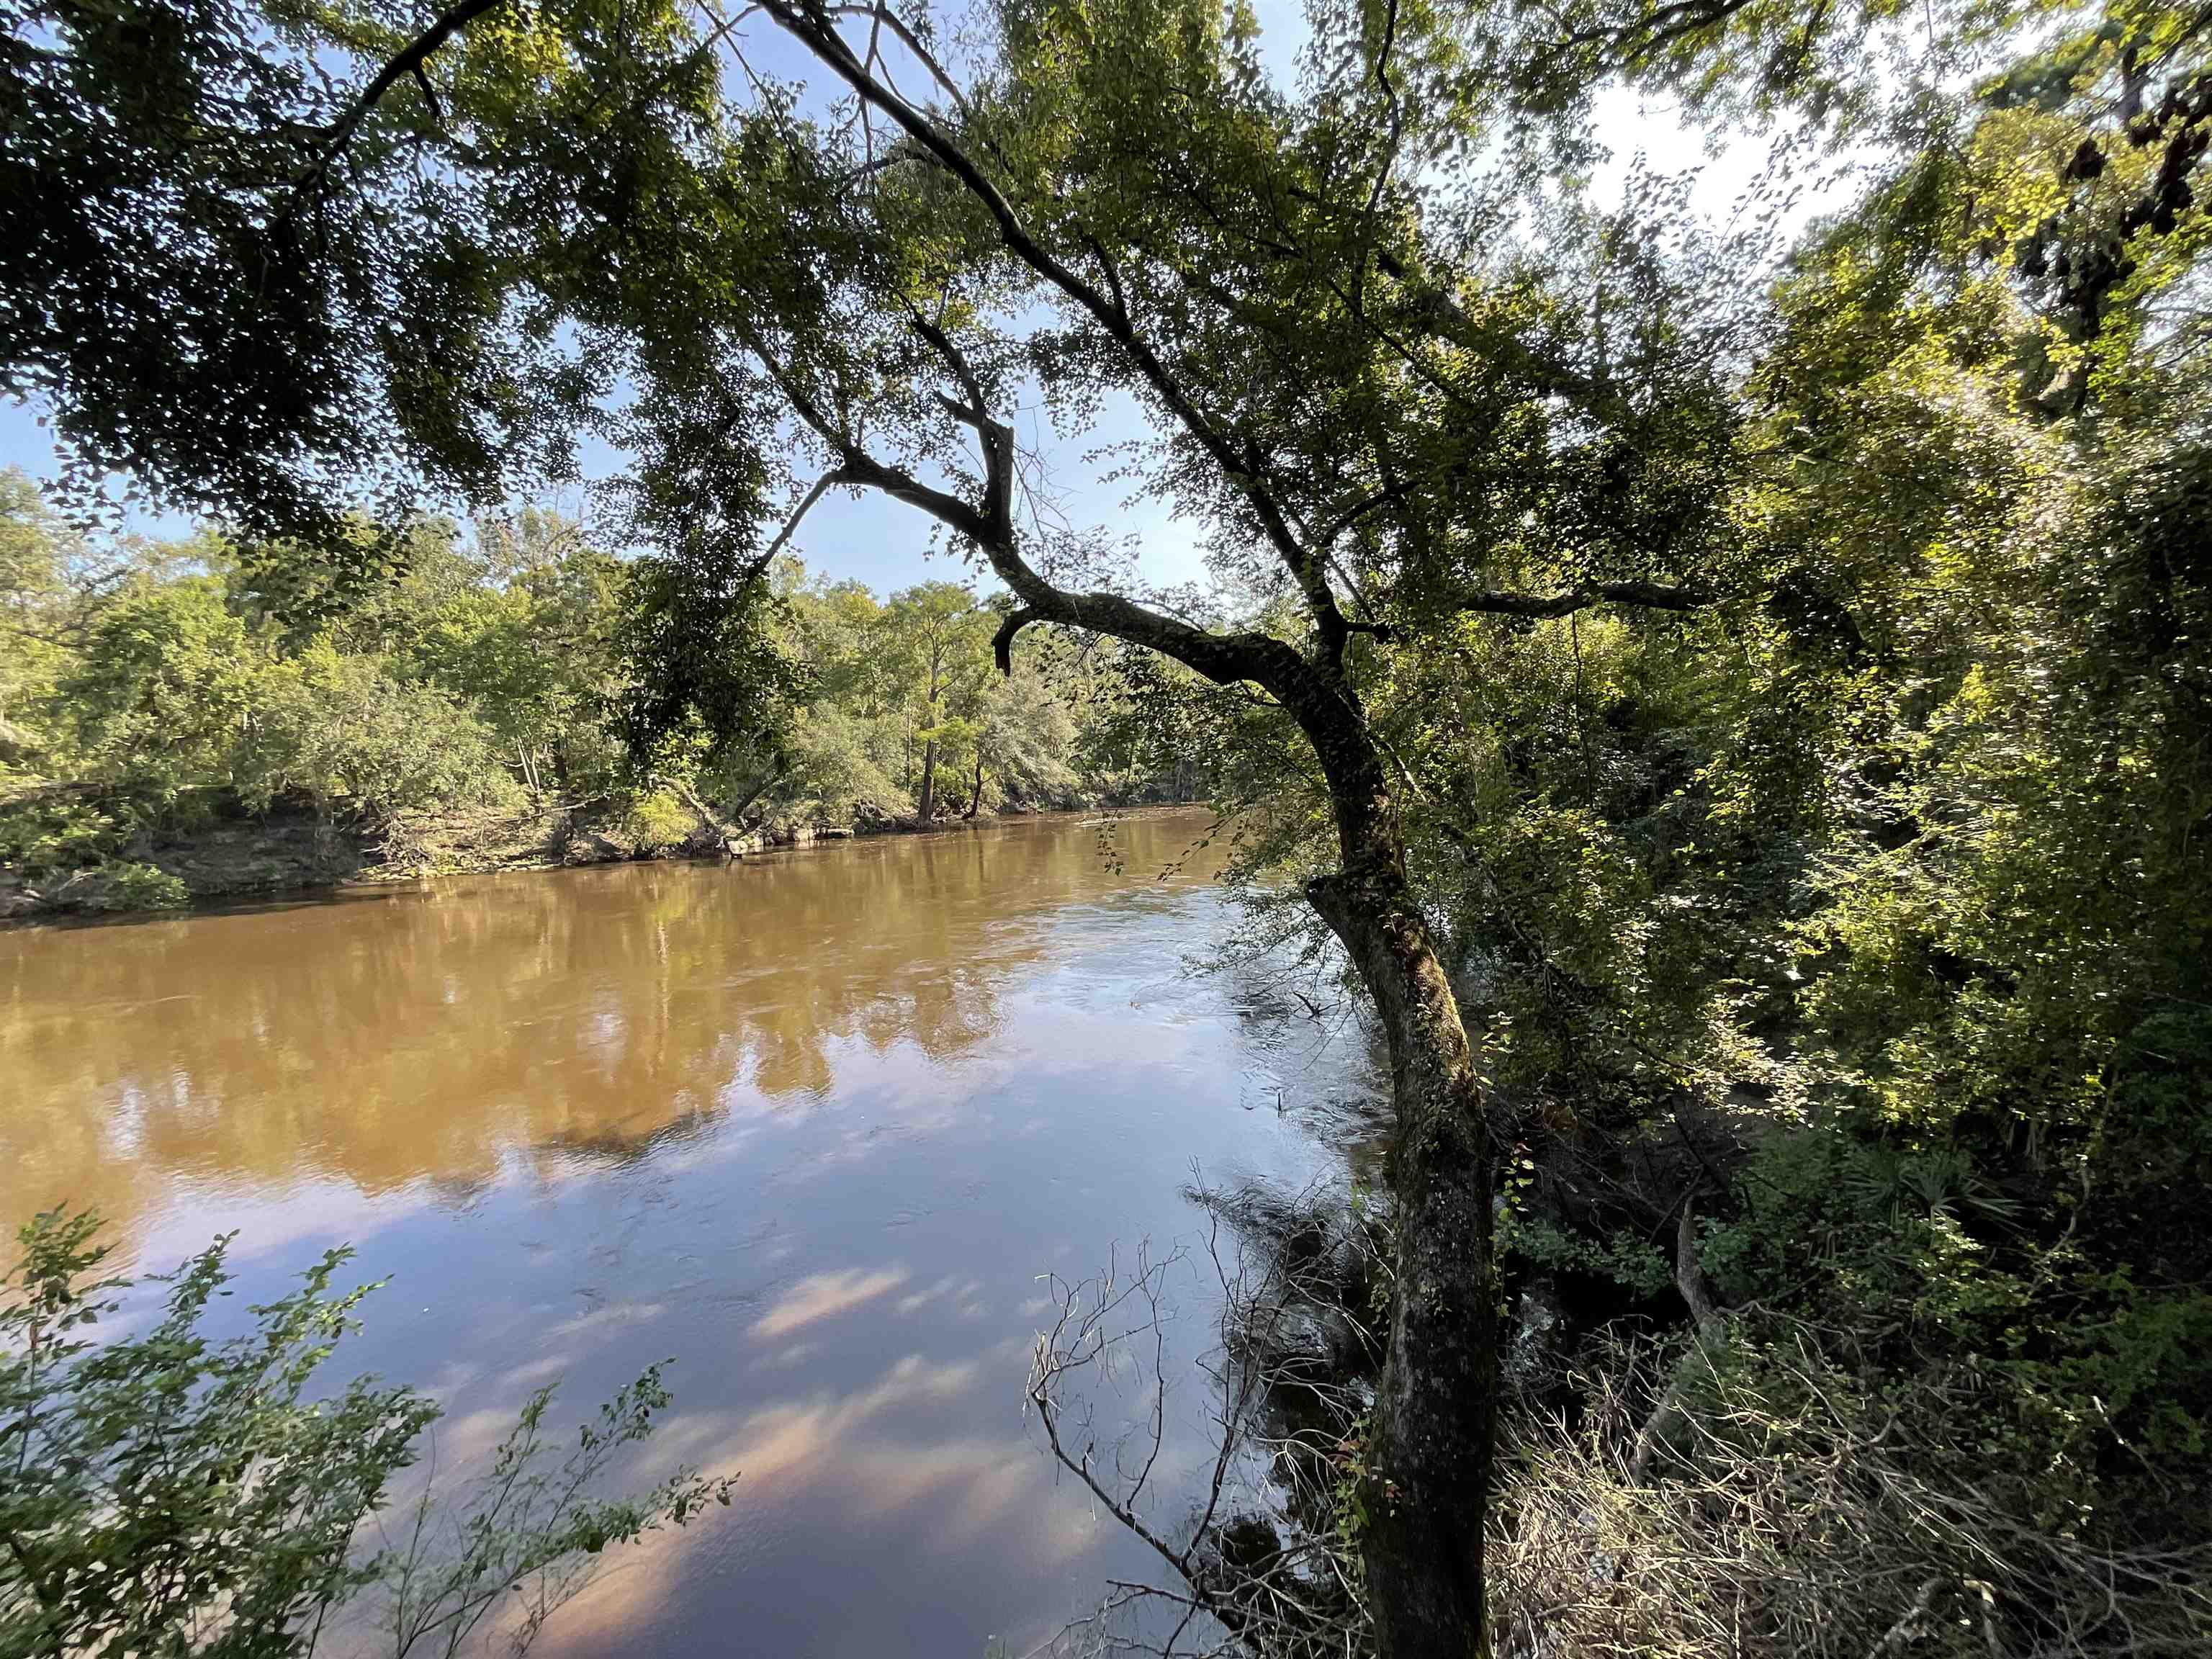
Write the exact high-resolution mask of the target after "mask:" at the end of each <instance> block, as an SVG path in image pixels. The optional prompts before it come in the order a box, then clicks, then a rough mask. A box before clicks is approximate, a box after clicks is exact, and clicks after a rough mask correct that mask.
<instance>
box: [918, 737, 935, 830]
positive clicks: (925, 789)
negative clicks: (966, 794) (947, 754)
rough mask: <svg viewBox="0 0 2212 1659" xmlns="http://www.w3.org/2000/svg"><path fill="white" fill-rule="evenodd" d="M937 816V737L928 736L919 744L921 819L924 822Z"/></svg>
mask: <svg viewBox="0 0 2212 1659" xmlns="http://www.w3.org/2000/svg"><path fill="white" fill-rule="evenodd" d="M936 816H937V739H936V738H930V739H929V740H928V741H927V743H925V744H922V746H921V821H922V823H924V824H927V823H929V821H930V820H931V819H932V818H933V817H936Z"/></svg>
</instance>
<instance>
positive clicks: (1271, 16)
mask: <svg viewBox="0 0 2212 1659" xmlns="http://www.w3.org/2000/svg"><path fill="white" fill-rule="evenodd" d="M1258 10H1259V14H1260V17H1261V24H1262V27H1263V30H1264V33H1263V37H1262V38H1263V41H1264V42H1265V43H1266V56H1267V60H1268V62H1269V66H1270V68H1271V69H1272V70H1273V71H1274V72H1275V73H1276V74H1277V75H1278V76H1281V77H1283V78H1285V79H1287V78H1288V77H1289V76H1290V75H1291V71H1292V68H1293V64H1294V59H1295V56H1296V53H1297V47H1298V46H1299V44H1300V43H1301V42H1302V41H1303V40H1304V21H1303V14H1302V12H1301V10H1300V9H1299V6H1298V4H1297V3H1296V0H1263V3H1261V5H1260V6H1259V7H1258ZM769 33H773V31H772V29H770V28H769V27H768V26H766V25H765V24H763V25H762V27H761V28H760V30H758V31H757V32H756V35H755V39H754V40H753V42H752V49H755V50H757V59H756V61H761V62H763V65H764V66H766V67H773V68H774V69H776V70H788V72H791V73H794V74H796V73H798V72H799V70H800V67H801V66H800V64H799V60H798V59H797V58H795V57H793V56H791V54H792V53H793V52H794V51H795V49H794V48H793V47H791V46H789V44H788V43H787V42H783V41H781V40H775V41H771V40H766V39H761V38H759V36H760V35H762V34H769ZM1601 119H1602V126H1601V130H1602V131H1606V132H1607V137H1608V141H1609V142H1610V143H1612V145H1613V149H1614V151H1615V160H1614V161H1613V164H1612V165H1611V166H1610V167H1608V168H1607V169H1605V170H1604V171H1603V172H1601V174H1600V176H1599V179H1598V180H1597V187H1598V193H1599V196H1600V198H1601V199H1603V197H1604V196H1605V195H1606V193H1607V192H1608V191H1613V190H1617V189H1618V187H1619V180H1620V177H1621V176H1622V175H1623V174H1625V173H1626V168H1627V165H1628V162H1629V161H1630V159H1631V158H1632V156H1633V155H1636V154H1637V153H1638V152H1642V153H1644V154H1646V155H1648V156H1649V157H1650V162H1651V164H1652V165H1653V166H1655V167H1658V168H1659V169H1660V170H1662V171H1667V172H1674V171H1681V170H1686V169H1688V168H1690V167H1699V166H1702V167H1704V168H1705V172H1704V173H1703V175H1702V177H1701V179H1700V182H1699V187H1698V191H1697V193H1696V199H1697V201H1698V203H1699V207H1700V210H1702V211H1703V212H1704V213H1705V214H1706V215H1707V216H1709V217H1716V218H1719V217H1725V216H1727V214H1728V212H1729V210H1730V208H1731V206H1732V204H1733V203H1734V202H1735V200H1736V198H1737V197H1739V196H1740V195H1741V192H1742V191H1743V190H1744V189H1745V188H1746V187H1747V186H1748V185H1750V184H1752V183H1753V181H1754V180H1755V179H1756V178H1757V177H1758V175H1759V173H1760V172H1761V171H1762V169H1763V166H1764V161H1765V151H1764V149H1763V148H1762V147H1761V146H1759V145H1756V144H1746V145H1741V146H1739V147H1738V149H1737V150H1736V151H1735V153H1733V154H1731V155H1726V156H1723V157H1719V158H1709V157H1707V156H1705V155H1704V154H1703V153H1702V150H1701V149H1700V147H1699V143H1698V141H1697V138H1696V137H1695V135H1693V134H1692V133H1690V132H1688V131H1686V130H1685V129H1684V128H1683V127H1682V126H1681V125H1680V124H1679V123H1678V122H1677V121H1675V120H1674V118H1672V117H1671V115H1669V114H1668V112H1664V111H1659V110H1652V109H1650V108H1648V107H1645V106H1642V105H1640V104H1639V103H1638V100H1635V99H1634V98H1632V97H1630V96H1628V95H1626V94H1621V95H1616V96H1614V97H1613V98H1611V99H1609V100H1607V104H1606V106H1605V107H1604V109H1603V111H1602V113H1601ZM37 413H38V411H37V410H36V409H35V408H33V407H31V406H27V405H23V404H0V467H9V466H15V467H21V469H22V470H23V471H25V472H27V473H28V474H30V475H31V476H32V477H35V478H41V479H51V478H52V477H55V476H57V474H58V471H59V463H58V459H57V457H56V455H55V453H54V447H53V445H52V441H51V439H50V438H49V436H48V435H47V433H46V431H45V430H44V429H43V428H41V427H40V426H39V424H38V423H37ZM1012 414H1013V418H1014V421H1015V425H1016V429H1017V432H1018V435H1019V436H1020V438H1021V440H1022V441H1023V442H1024V446H1025V447H1030V448H1031V449H1032V450H1034V451H1036V453H1040V454H1042V457H1043V458H1044V459H1045V462H1046V464H1047V466H1048V469H1049V471H1050V475H1051V477H1052V478H1053V481H1054V484H1055V485H1056V486H1057V488H1058V489H1059V490H1060V495H1061V498H1062V506H1063V508H1064V510H1065V511H1066V515H1067V517H1068V519H1069V520H1071V521H1072V522H1073V523H1074V524H1076V525H1078V526H1105V527H1107V528H1108V529H1109V530H1110V531H1111V532H1113V533H1114V534H1115V535H1116V536H1117V537H1121V538H1126V539H1127V540H1128V541H1129V542H1130V543H1131V544H1133V546H1134V547H1135V549H1136V550H1137V554H1138V568H1139V574H1140V575H1141V577H1142V578H1143V579H1144V580H1146V581H1148V582H1150V583H1152V584H1155V585H1159V586H1169V585H1180V584H1183V583H1188V582H1196V581H1200V580H1204V578H1205V574H1206V573H1205V568H1204V565H1203V562H1202V560H1201V558H1200V555H1199V553H1198V550H1197V549H1196V546H1195V544H1194V537H1193V532H1192V529H1191V527H1190V526H1187V525H1184V524H1182V523H1179V522H1177V521H1176V520H1175V518H1174V517H1173V516H1172V514H1171V513H1170V511H1169V509H1168V507H1166V506H1165V505H1164V503H1161V502H1158V501H1150V500H1147V501H1137V502H1135V503H1131V502H1130V501H1128V499H1127V498H1128V495H1129V486H1128V484H1127V482H1126V481H1124V482H1115V483H1109V482H1105V481H1103V480H1101V479H1100V478H1099V477H1097V467H1096V466H1094V465H1092V464H1091V459H1090V457H1091V453H1092V452H1094V451H1097V450H1098V449H1099V448H1101V447H1103V446H1108V445H1112V444H1115V443H1119V442H1122V441H1127V440H1129V439H1132V438H1136V437H1140V436H1142V435H1144V434H1145V432H1146V421H1145V416H1144V415H1143V413H1142V411H1141V410H1139V407H1138V406H1137V405H1136V404H1134V403H1133V401H1132V400H1129V399H1127V398H1121V399H1116V400H1114V401H1112V402H1111V403H1109V404H1108V405H1107V407H1106V408H1105V409H1104V410H1103V411H1102V414H1101V416H1100V418H1099V420H1098V421H1097V422H1094V423H1093V424H1092V425H1091V427H1089V428H1085V430H1084V431H1082V432H1080V433H1066V434H1062V433H1056V432H1054V429H1053V428H1052V426H1051V424H1050V423H1049V422H1048V420H1047V418H1046V416H1045V415H1044V413H1043V411H1042V410H1041V409H1036V408H1024V409H1018V410H1014V411H1012ZM621 460H622V458H621V457H620V455H619V454H617V453H615V452H613V451H611V450H609V449H606V448H605V447H599V448H598V449H597V450H596V451H595V452H587V453H586V456H585V459H584V468H585V471H586V474H587V476H591V477H601V476H605V475H606V474H607V473H609V472H610V471H613V470H615V469H617V468H618V467H619V466H620V465H621ZM1105 465H1111V462H1110V461H1109V462H1107V463H1105ZM533 499H534V500H537V501H539V502H540V503H541V504H544V505H547V506H550V507H556V508H558V509H560V510H562V511H564V512H568V513H574V514H581V513H583V512H584V511H585V509H586V507H587V505H588V502H587V501H586V497H585V495H584V492H583V491H582V490H580V489H577V488H575V487H574V486H570V487H568V488H567V489H554V490H548V491H544V492H542V493H541V494H539V495H536V496H534V497H533ZM131 527H132V528H134V529H138V530H142V531H144V532H148V533H151V534H155V535H170V534H181V533H182V532H184V531H185V530H186V529H188V528H189V524H188V522H187V521H186V520H183V519H180V518H179V517H177V516H175V515H173V514H159V515H148V514H137V515H135V516H134V518H133V520H131ZM930 528H931V526H930V524H929V522H928V520H926V519H924V518H923V517H922V516H921V514H920V513H916V512H915V510H914V509H912V508H909V507H902V506H900V505H899V504H898V503H896V502H894V501H889V500H887V499H885V498H884V497H883V496H881V495H874V494H872V493H871V494H866V495H861V496H860V497H857V498H856V497H854V495H852V494H851V493H849V492H846V491H838V492H836V493H835V494H833V495H829V496H828V497H825V498H824V499H823V501H821V502H820V503H818V504H817V506H816V507H814V509H813V510H812V511H811V513H809V514H808V516H807V519H806V521H805V524H804V525H803V526H801V528H800V531H799V534H798V535H797V536H796V537H795V538H793V546H794V548H795V550H797V551H798V553H799V556H801V557H802V558H804V559H805V562H806V563H807V565H808V566H809V567H810V568H812V569H814V570H817V571H820V572H823V573H824V574H828V575H829V576H831V577H833V578H839V579H842V578H848V577H852V578H857V579H859V580H862V581H865V582H866V583H868V584H869V585H870V586H872V587H875V588H877V589H878V591H889V590H890V589H893V588H896V587H901V586H906V585H908V584H909V583H912V582H915V581H918V580H925V579H927V578H931V577H943V576H951V575H957V574H959V566H958V565H957V562H955V561H954V560H952V559H951V557H950V556H944V555H940V556H939V557H937V558H935V559H929V560H926V559H925V557H924V555H925V552H926V551H927V549H928V547H929V545H930V540H931V537H930Z"/></svg>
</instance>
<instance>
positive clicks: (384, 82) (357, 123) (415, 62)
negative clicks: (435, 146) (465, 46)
mask: <svg viewBox="0 0 2212 1659" xmlns="http://www.w3.org/2000/svg"><path fill="white" fill-rule="evenodd" d="M505 3H507V0H459V4H457V5H454V6H453V7H451V8H449V9H447V10H446V11H444V12H441V14H439V16H438V19H437V21H435V22H434V23H432V24H431V25H430V27H428V28H427V29H424V30H423V31H422V33H420V34H418V35H416V37H415V38H414V39H413V40H410V41H409V42H408V43H407V45H406V46H405V47H404V49H403V50H401V51H400V52H399V53H398V55H397V56H396V57H394V58H392V59H391V61H390V62H388V63H386V64H385V66H384V67H383V68H382V69H380V70H378V71H377V73H376V76H375V78H374V80H372V81H370V82H369V83H368V85H367V86H365V87H363V88H362V89H361V92H360V94H359V95H357V96H356V98H355V99H354V100H353V102H351V103H350V104H348V105H347V106H345V108H344V109H343V110H342V111H341V112H339V114H338V118H337V120H335V121H333V122H331V125H330V126H329V128H328V129H327V130H326V131H325V136H324V139H323V147H322V149H320V150H319V151H318V152H316V155H315V159H314V160H313V161H312V162H310V163H309V164H308V166H307V170H306V171H305V172H303V173H301V174H300V176H299V177H298V178H297V179H294V180H293V181H292V193H291V196H290V198H289V200H288V201H287V202H286V203H285V205H284V213H283V216H284V217H285V218H288V219H289V217H290V216H292V212H293V210H294V209H295V208H296V207H297V206H298V205H299V204H300V199H301V197H304V196H305V195H306V194H307V191H309V190H311V189H312V188H313V187H314V186H315V185H317V184H319V183H320V182H321V180H322V178H323V175H324V174H325V173H328V172H329V171H330V168H331V162H333V161H337V158H338V156H339V155H341V154H342V153H343V151H344V149H345V147H346V146H347V145H348V144H349V143H352V142H353V137H354V134H355V133H356V132H357V131H360V129H361V124H362V122H363V121H365V120H367V119H368V117H369V114H370V112H372V111H373V110H374V109H375V108H376V106H377V105H378V104H380V103H381V102H382V101H383V100H384V94H386V93H387V92H390V91H391V90H392V88H394V87H396V86H398V84H399V83H400V82H402V81H404V80H407V79H409V78H410V77H412V78H414V79H417V80H420V81H421V82H422V92H423V96H424V97H426V98H430V100H431V106H432V107H433V108H435V107H436V102H437V100H435V97H432V96H431V94H430V85H429V79H428V76H425V75H424V74H423V72H422V66H423V64H426V63H428V61H429V59H430V57H431V54H432V53H434V52H436V51H437V50H438V48H439V47H441V46H444V45H445V44H446V42H447V41H448V40H452V39H453V37H454V36H455V35H456V34H459V33H460V32H461V31H462V30H463V29H465V28H466V27H468V26H469V25H470V24H471V23H473V22H474V21H476V20H477V18H479V17H482V16H483V15H484V14H485V13H486V12H489V11H495V10H496V9H498V8H499V7H501V6H502V5H504V4H505Z"/></svg>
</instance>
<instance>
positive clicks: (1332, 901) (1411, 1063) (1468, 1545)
mask: <svg viewBox="0 0 2212 1659" xmlns="http://www.w3.org/2000/svg"><path fill="white" fill-rule="evenodd" d="M1339 707H1340V708H1341V707H1342V704H1341V702H1340V704H1339ZM1301 724H1302V725H1304V726H1306V728H1307V732H1308V735H1309V736H1310V737H1312V738H1313V739H1314V744H1315V748H1316V750H1317V751H1318V752H1319V753H1320V756H1321V758H1322V765H1323V768H1324V769H1325V771H1326V774H1327V776H1328V781H1329V793H1330V800H1331V805H1332V806H1333V808H1334V815H1335V818H1336V824H1337V836H1338V842H1339V848H1340V854H1341V866H1340V868H1339V869H1338V871H1337V872H1335V873H1334V874H1333V875H1328V876H1324V877H1322V878H1318V879H1317V880H1315V881H1313V882H1310V883H1309V884H1308V885H1307V888H1306V894H1307V897H1308V898H1309V899H1310V901H1311V902H1312V904H1313V906H1314V908H1315V909H1316V910H1317V911H1318V912H1319V913H1320V914H1321V915H1322V919H1323V920H1324V921H1327V922H1328V925H1329V927H1330V928H1331V929H1332V930H1333V931H1334V933H1335V934H1336V936H1337V937H1338V939H1340V940H1342V941H1343V943H1344V946H1345V949H1346V951H1347V952H1348V953H1349V954H1350V957H1351V959H1352V965H1353V967H1354V968H1355V969H1357V971H1358V975H1359V977H1360V979H1361V981H1362V982H1363V983H1364V985H1365V986H1366V988H1367V991H1368V994H1369V995H1370V996H1371V997H1372V998H1373V999H1374V1002H1375V1008H1376V1014H1377V1015H1378V1017H1379V1018H1380V1019H1381V1021H1382V1024H1383V1033H1384V1036H1385V1040H1386V1042H1387V1043H1388V1045H1389V1057H1390V1092H1391V1099H1392V1103H1393V1105H1394V1106H1395V1115H1396V1127H1395V1133H1394V1134H1393V1136H1392V1139H1391V1146H1390V1152H1389V1185H1390V1189H1391V1193H1392V1195H1393V1198H1394V1200H1395V1222H1396V1237H1397V1247H1396V1261H1395V1270H1396V1271H1395V1285H1394V1290H1393V1296H1392V1300H1391V1309H1390V1340H1389V1358H1388V1361H1387V1363H1386V1364H1385V1366H1384V1370H1383V1379H1382V1384H1381V1387H1380V1389H1378V1391H1377V1394H1376V1402H1375V1414H1374V1419H1373V1425H1372V1428H1371V1430H1370V1437H1369V1443H1368V1447H1367V1455H1366V1458H1365V1463H1366V1468H1367V1470H1368V1476H1367V1483H1366V1490H1365V1492H1364V1499H1365V1505H1366V1510H1367V1517H1366V1534H1365V1556H1366V1563H1367V1573H1368V1580H1369V1583H1370V1589H1371V1591H1372V1594H1371V1595H1370V1603H1371V1605H1372V1606H1373V1607H1374V1610H1375V1620H1376V1637H1377V1640H1378V1642H1379V1644H1380V1647H1381V1650H1382V1652H1383V1654H1385V1655H1387V1656H1389V1659H1446V1656H1449V1659H1469V1656H1479V1655H1486V1654H1487V1653H1488V1652H1489V1644H1488V1639H1487V1635H1486V1622H1485V1616H1484V1612H1485V1609H1484V1596H1483V1571H1482V1567H1483V1564H1482V1543H1483V1517H1484V1515H1485V1511H1486V1505H1487V1501H1488V1496H1489V1491H1488V1488H1489V1479H1490V1455H1491V1441H1492V1426H1493V1424H1492V1419H1493V1414H1494V1413H1493V1407H1494V1399H1495V1393H1496V1387H1497V1346H1496V1337H1497V1321H1498V1311H1497V1297H1498V1291H1497V1284H1496V1276H1495V1269H1494V1264H1493V1262H1492V1243H1491V1191H1492V1178H1491V1168H1490V1149H1489V1146H1488V1136H1487V1133H1486V1127H1485V1124H1484V1121H1483V1115H1482V1098H1481V1088H1480V1084H1479V1082H1478V1081H1477V1079H1476V1077H1475V1072H1474V1060H1473V1056H1472V1054H1471V1053H1470V1051H1469V1049H1468V1040H1467V1032H1466V1030H1465V1028H1464V1027H1463V1026H1462V1024H1461V1023H1460V1015H1459V1005H1458V1002H1457V1000H1456V999H1455V997H1454V996H1453V994H1452V989H1451V985H1450V982H1449V980H1448V978H1447V977H1446V975H1445V974H1444V970H1443V964H1442V963H1441V962H1439V961H1438V959H1437V953H1436V951H1435V948H1434V946H1433V945H1431V941H1430V938H1429V933H1428V927H1427V925H1426V923H1425V921H1424V920H1423V918H1422V915H1421V912H1420V908H1419V904H1418V903H1417V902H1415V899H1414V896H1413V888H1412V885H1411V884H1410V883H1409V882H1408V880H1407V874H1406V858H1405V846H1404V836H1403V832H1402V830H1401V828H1400V826H1399V823H1398V817H1397V812H1396V810H1395V805H1394V803H1393V801H1392V799H1391V793H1390V790H1389V778H1388V775H1387V774H1386V773H1385V772H1384V770H1383V765H1382V762H1381V758H1380V757H1379V756H1378V755H1377V754H1376V751H1375V749H1374V745H1373V743H1372V740H1371V739H1370V738H1369V737H1368V736H1367V734H1366V732H1364V729H1363V728H1362V727H1361V726H1360V725H1359V723H1358V719H1357V715H1356V713H1354V714H1353V717H1352V719H1351V720H1344V719H1341V718H1340V717H1338V716H1337V715H1336V714H1334V713H1333V712H1332V713H1330V714H1326V715H1325V716H1323V717H1322V718H1321V719H1319V720H1312V721H1311V722H1309V721H1308V720H1301Z"/></svg>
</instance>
